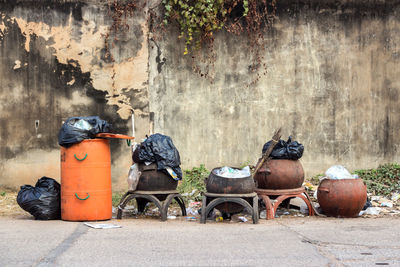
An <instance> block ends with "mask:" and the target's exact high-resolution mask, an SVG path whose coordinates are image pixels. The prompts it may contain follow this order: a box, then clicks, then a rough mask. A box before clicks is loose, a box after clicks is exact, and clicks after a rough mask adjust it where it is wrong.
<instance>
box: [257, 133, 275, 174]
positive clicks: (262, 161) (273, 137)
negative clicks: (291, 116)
mask: <svg viewBox="0 0 400 267" xmlns="http://www.w3.org/2000/svg"><path fill="white" fill-rule="evenodd" d="M279 139H281V128H279V129H278V131H276V132H275V134H274V136H272V142H271V144H270V145H269V147H268V149H267V151H265V153H263V155H262V158H261V160H260V162H259V163H258V164H257V166H256V170H255V171H254V174H256V173H257V172H258V170H259V169H260V168H261V166H262V165H263V164H264V162H265V161H267V160H268V157H269V155H270V154H271V153H272V150H273V149H274V147H275V145H276V144H277V143H278V142H279Z"/></svg>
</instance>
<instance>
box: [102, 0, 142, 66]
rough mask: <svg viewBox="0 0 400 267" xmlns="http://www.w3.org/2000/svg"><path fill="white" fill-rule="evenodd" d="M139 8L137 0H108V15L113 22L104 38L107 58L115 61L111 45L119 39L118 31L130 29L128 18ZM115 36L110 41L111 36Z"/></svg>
mask: <svg viewBox="0 0 400 267" xmlns="http://www.w3.org/2000/svg"><path fill="white" fill-rule="evenodd" d="M137 8H138V1H137V0H125V1H124V0H108V15H109V16H110V17H111V18H112V24H111V26H110V27H109V29H108V32H107V34H106V35H105V38H104V46H105V50H106V56H105V57H106V58H107V59H109V60H110V61H111V62H114V61H115V60H114V57H113V56H112V54H111V48H110V45H111V46H114V41H118V33H120V32H126V31H128V30H129V24H128V18H130V17H133V13H134V12H135V10H136V9H137ZM111 37H112V38H113V39H112V41H111V42H110V38H111Z"/></svg>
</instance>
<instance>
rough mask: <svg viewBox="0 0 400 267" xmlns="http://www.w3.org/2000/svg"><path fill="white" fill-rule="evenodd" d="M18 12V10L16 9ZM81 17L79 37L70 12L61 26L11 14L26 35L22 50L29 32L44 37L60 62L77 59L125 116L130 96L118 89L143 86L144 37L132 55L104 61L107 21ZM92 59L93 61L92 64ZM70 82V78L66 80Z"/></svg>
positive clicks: (143, 27) (27, 46)
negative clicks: (104, 22)
mask: <svg viewBox="0 0 400 267" xmlns="http://www.w3.org/2000/svg"><path fill="white" fill-rule="evenodd" d="M17 13H18V12H17ZM82 17H83V21H82V25H81V27H80V29H79V31H80V34H79V37H78V38H77V36H75V30H76V29H75V27H76V26H75V25H74V22H73V17H72V14H71V15H70V17H69V19H68V23H67V24H66V25H65V26H64V25H62V26H52V25H47V24H45V23H44V22H28V21H26V20H25V19H24V18H18V17H12V18H11V19H12V20H14V21H15V22H16V23H17V24H18V26H19V28H20V29H21V32H22V33H23V35H24V36H25V38H26V41H25V50H26V51H27V52H29V51H30V42H31V36H32V35H36V36H39V37H42V38H44V40H45V41H46V42H47V45H46V47H47V48H48V49H51V51H52V55H53V56H55V57H56V58H57V60H58V61H59V62H60V63H62V64H71V60H72V61H74V62H77V63H79V65H80V67H81V70H82V72H88V73H90V77H91V79H92V83H93V87H94V88H95V89H96V90H100V91H104V92H107V99H108V104H110V105H116V106H118V107H119V110H118V114H119V116H120V117H121V118H122V119H128V118H129V117H130V115H131V110H132V107H131V106H130V105H129V103H130V102H131V100H130V96H129V95H127V94H124V93H123V92H122V90H126V89H129V88H136V89H142V90H147V87H146V84H147V79H148V71H147V64H148V51H147V49H148V48H147V47H148V46H147V38H143V43H142V44H141V49H140V50H139V51H138V52H137V54H136V55H133V56H131V57H128V58H124V59H122V60H120V63H117V62H111V63H106V62H104V61H103V60H102V59H101V56H102V50H104V39H105V36H106V35H107V34H108V31H109V25H98V24H97V23H96V22H95V21H93V20H91V19H93V16H91V14H89V13H88V12H85V11H84V12H83V15H82ZM141 30H142V35H143V36H147V24H146V22H143V23H142V25H141ZM94 62H96V63H97V64H94ZM70 82H71V81H70Z"/></svg>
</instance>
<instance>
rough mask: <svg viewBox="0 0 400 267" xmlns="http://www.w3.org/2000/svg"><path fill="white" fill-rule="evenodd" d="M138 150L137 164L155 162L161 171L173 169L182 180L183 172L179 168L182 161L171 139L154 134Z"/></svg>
mask: <svg viewBox="0 0 400 267" xmlns="http://www.w3.org/2000/svg"><path fill="white" fill-rule="evenodd" d="M138 149H139V160H138V161H137V162H146V161H148V162H155V163H156V164H157V170H159V171H160V170H163V171H164V170H165V169H166V168H167V167H171V169H172V170H173V171H174V172H175V173H176V175H177V177H178V179H179V180H180V179H182V170H181V168H180V167H179V165H181V159H180V156H179V152H178V150H177V149H176V147H175V146H174V144H173V143H172V139H171V137H169V136H166V135H162V134H159V133H157V134H153V135H151V136H150V137H149V138H147V139H146V140H145V141H143V142H142V143H141V144H140V147H139V148H138ZM136 157H137V154H136Z"/></svg>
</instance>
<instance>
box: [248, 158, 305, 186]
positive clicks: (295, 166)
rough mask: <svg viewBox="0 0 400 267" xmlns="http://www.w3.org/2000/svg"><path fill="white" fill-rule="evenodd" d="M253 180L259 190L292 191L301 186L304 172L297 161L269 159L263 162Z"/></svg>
mask: <svg viewBox="0 0 400 267" xmlns="http://www.w3.org/2000/svg"><path fill="white" fill-rule="evenodd" d="M260 160H261V159H259V162H260ZM254 180H255V181H257V187H258V188H261V189H294V188H299V187H301V186H302V184H303V182H304V170H303V166H302V165H301V163H300V161H299V160H288V159H271V160H269V161H267V162H264V164H263V165H262V166H261V167H260V169H259V171H258V172H257V173H256V174H255V175H254Z"/></svg>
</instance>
